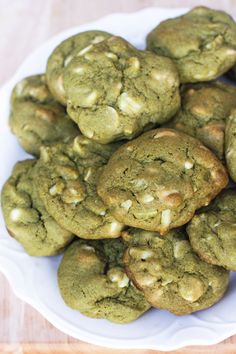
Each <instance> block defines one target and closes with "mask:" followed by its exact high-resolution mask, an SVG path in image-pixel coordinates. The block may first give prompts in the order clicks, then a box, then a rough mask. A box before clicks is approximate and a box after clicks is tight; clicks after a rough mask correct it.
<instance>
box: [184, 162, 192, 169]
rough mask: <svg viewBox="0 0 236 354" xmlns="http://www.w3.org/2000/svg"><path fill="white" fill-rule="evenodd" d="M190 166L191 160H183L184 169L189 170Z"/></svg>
mask: <svg viewBox="0 0 236 354" xmlns="http://www.w3.org/2000/svg"><path fill="white" fill-rule="evenodd" d="M192 167H193V163H192V162H191V161H185V163H184V168H186V170H190V169H191V168H192Z"/></svg>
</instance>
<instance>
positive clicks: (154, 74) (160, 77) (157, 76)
mask: <svg viewBox="0 0 236 354" xmlns="http://www.w3.org/2000/svg"><path fill="white" fill-rule="evenodd" d="M151 78H152V79H154V80H156V81H162V82H166V83H168V85H176V77H175V76H174V75H173V74H171V73H169V72H166V71H163V70H161V71H159V70H157V69H152V71H151ZM157 84H158V83H157Z"/></svg>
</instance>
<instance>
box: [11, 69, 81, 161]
mask: <svg viewBox="0 0 236 354" xmlns="http://www.w3.org/2000/svg"><path fill="white" fill-rule="evenodd" d="M9 124H10V128H11V131H12V132H13V133H14V134H15V135H16V136H17V138H18V139H19V142H20V144H21V146H22V147H23V149H24V150H25V151H27V152H28V153H30V154H32V155H35V156H38V155H39V149H40V146H42V145H48V144H52V143H55V142H59V141H61V142H66V141H69V140H70V139H72V138H74V137H75V136H77V135H78V134H79V130H78V127H77V126H76V125H75V124H74V122H73V121H72V120H71V119H69V117H68V116H67V114H66V111H65V108H64V107H63V106H61V105H60V104H59V103H57V102H56V101H55V100H54V98H53V97H52V95H51V93H50V92H49V90H48V87H47V85H46V82H45V75H34V76H30V77H27V78H25V79H23V80H21V81H20V82H19V83H18V84H17V85H16V86H15V88H14V90H13V92H12V96H11V113H10V117H9Z"/></svg>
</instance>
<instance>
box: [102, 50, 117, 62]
mask: <svg viewBox="0 0 236 354" xmlns="http://www.w3.org/2000/svg"><path fill="white" fill-rule="evenodd" d="M105 56H106V57H107V58H109V59H112V60H117V59H118V58H117V55H115V54H114V53H111V52H105Z"/></svg>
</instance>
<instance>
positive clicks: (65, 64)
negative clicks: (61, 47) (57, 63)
mask: <svg viewBox="0 0 236 354" xmlns="http://www.w3.org/2000/svg"><path fill="white" fill-rule="evenodd" d="M72 59H73V56H72V55H68V56H67V57H66V58H65V60H64V66H65V67H66V66H67V65H68V64H69V63H70V62H71V60H72Z"/></svg>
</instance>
